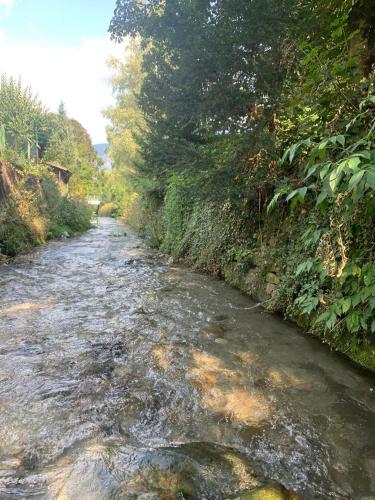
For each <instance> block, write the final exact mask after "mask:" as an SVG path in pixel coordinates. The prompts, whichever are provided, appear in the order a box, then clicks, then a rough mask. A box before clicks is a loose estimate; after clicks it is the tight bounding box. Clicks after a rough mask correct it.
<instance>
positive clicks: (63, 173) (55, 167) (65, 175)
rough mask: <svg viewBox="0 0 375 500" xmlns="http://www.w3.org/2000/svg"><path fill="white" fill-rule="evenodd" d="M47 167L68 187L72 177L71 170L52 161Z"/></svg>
mask: <svg viewBox="0 0 375 500" xmlns="http://www.w3.org/2000/svg"><path fill="white" fill-rule="evenodd" d="M46 165H47V167H48V168H49V169H50V170H51V171H52V172H53V173H54V174H55V176H56V179H57V180H58V182H61V183H63V184H65V185H68V183H69V179H70V177H71V175H72V172H71V171H70V170H69V169H67V168H65V167H62V166H61V165H59V164H58V163H53V162H51V161H48V162H46Z"/></svg>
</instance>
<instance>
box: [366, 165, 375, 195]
mask: <svg viewBox="0 0 375 500" xmlns="http://www.w3.org/2000/svg"><path fill="white" fill-rule="evenodd" d="M366 185H367V186H368V187H369V188H371V189H373V190H374V191H375V169H374V170H370V171H368V172H367V173H366Z"/></svg>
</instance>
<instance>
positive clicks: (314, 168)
mask: <svg viewBox="0 0 375 500" xmlns="http://www.w3.org/2000/svg"><path fill="white" fill-rule="evenodd" d="M317 168H318V165H313V166H312V167H310V168H309V170H308V172H307V174H306V177H305V180H307V179H308V178H309V177H311V176H312V175H313V174H315V172H316V169H317Z"/></svg>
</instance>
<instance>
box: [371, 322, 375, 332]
mask: <svg viewBox="0 0 375 500" xmlns="http://www.w3.org/2000/svg"><path fill="white" fill-rule="evenodd" d="M371 333H375V319H374V320H373V321H372V323H371Z"/></svg>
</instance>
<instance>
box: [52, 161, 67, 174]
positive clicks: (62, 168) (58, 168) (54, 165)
mask: <svg viewBox="0 0 375 500" xmlns="http://www.w3.org/2000/svg"><path fill="white" fill-rule="evenodd" d="M46 164H47V165H48V166H49V167H52V168H56V169H57V170H61V171H62V172H66V173H67V174H71V173H72V171H71V170H69V169H68V168H65V167H63V166H61V165H59V164H58V163H55V162H53V161H47V162H46Z"/></svg>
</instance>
